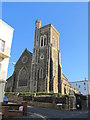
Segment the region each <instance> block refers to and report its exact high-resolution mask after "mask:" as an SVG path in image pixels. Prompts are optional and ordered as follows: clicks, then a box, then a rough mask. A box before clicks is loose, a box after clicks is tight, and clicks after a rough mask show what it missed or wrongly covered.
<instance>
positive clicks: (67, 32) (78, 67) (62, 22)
mask: <svg viewBox="0 0 90 120" xmlns="http://www.w3.org/2000/svg"><path fill="white" fill-rule="evenodd" d="M2 20H3V21H4V22H6V23H7V24H9V25H10V26H11V27H13V28H14V34H13V40H12V47H11V57H10V60H9V66H8V73H7V78H8V77H9V76H11V75H12V73H13V70H14V65H12V64H11V62H15V63H16V62H17V60H18V59H19V57H20V56H21V54H22V52H23V51H24V49H25V48H27V49H28V50H29V51H31V52H33V47H34V31H35V20H41V26H44V25H46V24H49V23H51V24H53V25H54V27H55V28H56V29H57V30H58V31H59V32H60V37H59V49H60V51H61V65H62V72H63V73H64V75H65V76H66V77H67V78H68V80H69V81H77V80H83V79H84V78H85V77H86V78H88V3H87V2H86V3H85V2H84V3H79V2H78V3H65V2H62V3H61V2H59V3H55V2H54V3H49V2H48V3H44V2H43V3H40V2H38V3H35V2H34V3H31V2H27V3H25V2H12V3H10V2H6V3H2Z"/></svg>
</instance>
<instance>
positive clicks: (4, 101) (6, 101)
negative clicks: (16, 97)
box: [3, 95, 8, 103]
mask: <svg viewBox="0 0 90 120" xmlns="http://www.w3.org/2000/svg"><path fill="white" fill-rule="evenodd" d="M3 103H8V98H7V97H6V96H5V95H4V98H3Z"/></svg>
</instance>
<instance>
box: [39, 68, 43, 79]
mask: <svg viewBox="0 0 90 120" xmlns="http://www.w3.org/2000/svg"><path fill="white" fill-rule="evenodd" d="M39 78H43V69H42V68H41V69H40V72H39Z"/></svg>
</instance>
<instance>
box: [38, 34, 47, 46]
mask: <svg viewBox="0 0 90 120" xmlns="http://www.w3.org/2000/svg"><path fill="white" fill-rule="evenodd" d="M46 44H47V36H46V35H44V36H41V37H40V47H43V46H45V45H46Z"/></svg>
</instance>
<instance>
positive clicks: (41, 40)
mask: <svg viewBox="0 0 90 120" xmlns="http://www.w3.org/2000/svg"><path fill="white" fill-rule="evenodd" d="M40 46H41V47H42V46H43V36H41V37H40Z"/></svg>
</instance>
